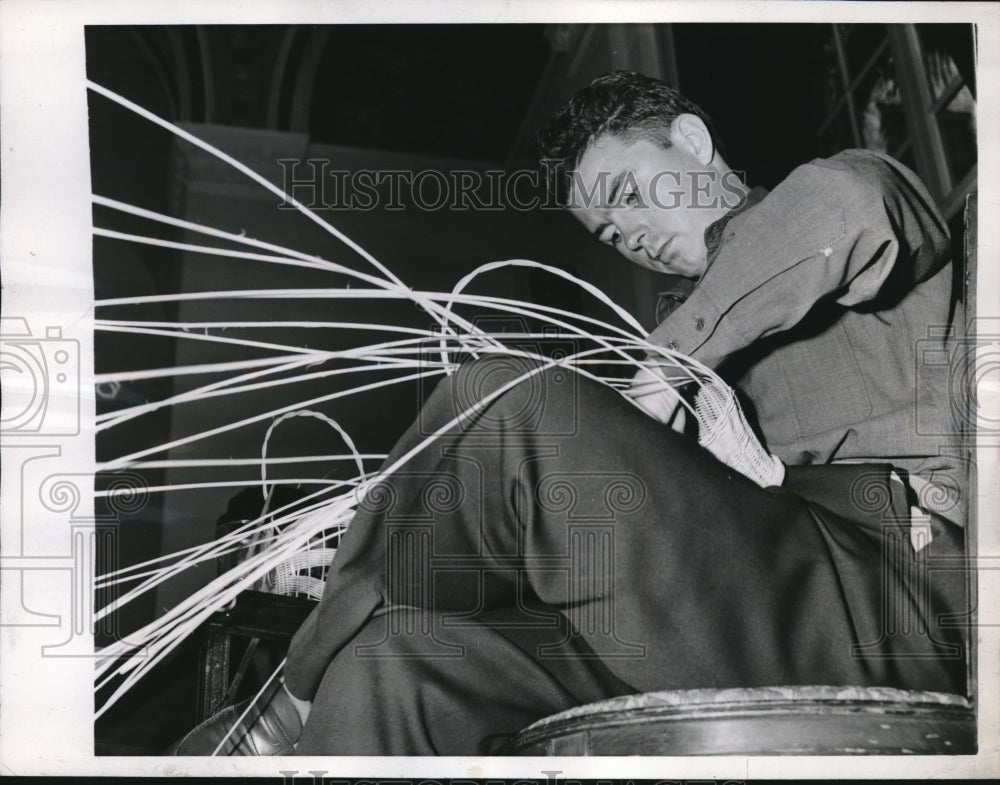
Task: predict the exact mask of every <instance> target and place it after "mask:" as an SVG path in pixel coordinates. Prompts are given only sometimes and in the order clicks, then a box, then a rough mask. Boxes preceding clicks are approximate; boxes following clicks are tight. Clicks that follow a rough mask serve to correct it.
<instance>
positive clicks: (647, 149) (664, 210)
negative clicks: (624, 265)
mask: <svg viewBox="0 0 1000 785" xmlns="http://www.w3.org/2000/svg"><path fill="white" fill-rule="evenodd" d="M674 125H675V126H676V125H677V122H676V121H675V123H674ZM672 137H676V139H674V144H673V145H672V146H671V147H669V148H664V147H663V146H661V145H658V144H656V143H654V142H651V141H648V140H646V139H636V140H633V141H629V140H626V139H622V138H621V137H618V136H615V135H611V134H605V135H603V136H601V137H599V138H597V139H595V140H594V141H593V142H592V143H591V144H590V146H589V147H588V148H587V149H586V151H585V152H584V154H583V156H582V157H581V159H580V163H579V167H578V169H577V172H576V173H575V179H574V181H573V185H572V188H571V193H570V204H569V209H570V212H571V213H572V214H573V215H574V216H575V217H576V218H577V220H579V221H580V222H581V223H582V224H583V225H584V227H585V228H586V229H587V231H589V232H590V233H591V234H592V235H593V236H594V237H595V238H596V239H597V240H598V241H600V242H602V243H606V244H608V245H611V246H613V247H614V248H616V249H617V250H618V251H619V252H620V253H621V254H622V255H623V256H624V257H625V258H626V259H628V260H629V261H631V262H634V263H636V264H639V265H641V266H643V267H646V268H648V269H650V270H655V271H656V272H660V273H672V274H674V275H682V276H685V277H687V278H699V277H700V276H701V275H702V273H704V272H705V269H706V267H707V266H708V250H707V249H706V247H705V229H706V228H708V226H709V225H710V224H711V223H713V222H714V221H715V220H717V219H718V218H720V217H721V216H722V215H723V214H725V213H726V212H727V211H728V210H729V209H731V208H732V207H734V206H735V203H734V202H735V201H736V197H738V194H736V197H734V196H733V195H732V194H731V195H730V196H729V199H728V200H727V199H725V198H722V197H721V196H720V193H721V186H723V185H724V183H721V182H720V180H722V179H724V178H723V174H724V173H723V172H722V171H719V167H718V160H719V159H717V157H716V158H715V159H714V160H713V155H712V151H711V150H708V151H707V152H706V151H705V148H704V147H703V146H702V147H698V144H697V142H695V143H691V141H690V138H689V137H690V135H688V136H685V135H683V134H681V133H672ZM692 145H693V146H692ZM706 159H707V160H706Z"/></svg>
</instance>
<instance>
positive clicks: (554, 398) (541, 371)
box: [448, 355, 584, 431]
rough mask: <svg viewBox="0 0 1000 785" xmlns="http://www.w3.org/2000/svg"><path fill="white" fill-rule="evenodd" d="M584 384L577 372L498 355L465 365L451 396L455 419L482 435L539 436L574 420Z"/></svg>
mask: <svg viewBox="0 0 1000 785" xmlns="http://www.w3.org/2000/svg"><path fill="white" fill-rule="evenodd" d="M581 381H584V380H582V378H581V377H580V376H579V375H578V374H577V373H576V372H575V371H573V370H572V369H570V368H567V367H564V366H561V365H556V364H550V363H549V362H545V361H541V360H537V359H534V358H530V357H519V356H515V355H492V356H486V357H483V358H480V359H477V360H473V361H470V362H467V363H464V364H463V365H462V366H460V368H459V369H458V371H457V372H456V373H455V374H454V376H452V378H451V379H450V380H449V383H448V385H449V386H448V390H449V393H450V398H451V402H452V408H453V416H456V417H459V418H460V419H461V420H462V421H464V422H472V421H475V422H476V424H477V427H478V428H480V429H483V428H485V429H487V430H497V429H502V430H505V431H510V430H511V429H515V430H527V431H531V430H537V429H538V428H540V427H542V424H543V423H544V422H547V421H551V420H552V419H553V418H560V419H566V417H567V415H571V414H572V407H573V402H574V401H575V400H576V391H577V390H578V387H579V385H580V383H581Z"/></svg>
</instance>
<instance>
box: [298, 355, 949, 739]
mask: <svg viewBox="0 0 1000 785" xmlns="http://www.w3.org/2000/svg"><path fill="white" fill-rule="evenodd" d="M528 367H529V366H526V365H525V364H524V363H519V362H517V361H514V360H511V359H509V358H504V359H495V360H486V361H477V362H474V363H470V364H468V365H466V366H463V368H462V369H461V370H460V372H459V373H457V374H456V375H454V376H453V377H450V378H449V379H448V380H446V381H444V382H442V383H441V384H440V385H439V386H438V388H437V389H436V390H435V392H434V393H433V395H432V396H431V397H430V399H429V400H428V402H427V404H426V405H425V407H424V408H423V410H422V412H421V415H420V418H419V419H418V421H417V423H415V424H414V425H413V427H411V429H410V430H409V431H408V432H407V433H406V434H405V435H404V437H403V438H402V439H401V440H400V442H399V443H398V444H397V446H396V447H395V449H394V450H393V453H392V454H391V455H390V457H389V458H388V460H387V463H386V466H392V465H393V464H394V463H395V462H396V461H397V459H398V458H399V457H400V456H404V455H407V454H408V453H409V452H410V451H411V450H412V449H413V448H414V447H415V446H416V445H418V444H419V443H420V442H421V441H422V440H423V438H424V437H425V436H426V435H428V434H431V433H434V432H435V431H437V430H438V429H440V428H442V427H443V426H444V425H446V424H447V423H449V421H451V420H452V419H453V418H454V417H455V416H456V415H457V414H458V413H459V412H461V411H462V410H463V409H464V408H466V407H467V406H469V405H471V404H472V403H473V402H475V401H477V400H479V399H480V398H481V397H482V396H483V395H485V394H487V393H488V392H490V391H491V390H496V389H499V388H500V386H501V385H502V384H503V383H505V382H507V381H509V380H511V379H513V378H514V377H515V376H517V375H519V374H521V373H524V372H525V371H526V370H527V368H528ZM889 470H890V467H888V466H881V465H866V466H852V467H806V468H800V469H795V470H793V471H790V472H789V476H788V480H787V481H786V484H785V486H784V487H782V488H770V489H762V488H759V487H758V486H756V485H755V484H753V483H752V482H750V481H749V480H747V479H745V478H744V477H742V476H740V475H738V474H736V473H734V472H733V471H731V470H730V469H729V468H728V467H726V466H725V465H723V464H722V463H720V462H719V461H717V460H716V459H715V458H714V457H713V456H712V455H710V454H709V453H708V452H706V451H705V450H703V449H702V448H701V447H699V445H698V444H697V443H696V442H695V441H693V440H691V439H690V438H687V437H684V436H681V435H678V434H676V433H674V432H673V431H671V430H669V429H667V428H665V427H662V426H660V425H659V424H657V423H656V422H654V421H653V420H651V419H650V418H649V417H647V416H646V415H644V414H643V413H641V412H640V411H638V410H637V409H635V408H634V407H632V406H631V405H630V404H628V403H627V402H626V401H624V400H623V399H622V398H621V397H620V396H619V395H618V393H616V392H615V391H613V390H610V389H608V388H606V387H603V386H601V385H598V384H595V383H592V382H589V381H587V380H586V379H584V378H582V377H580V376H578V375H576V374H573V373H571V372H566V371H562V370H559V369H549V370H546V371H544V372H542V373H539V374H536V375H534V376H532V377H531V378H529V379H527V380H525V381H524V382H522V383H520V384H518V385H517V386H515V387H513V388H512V389H510V390H509V391H507V392H505V393H503V394H502V395H500V396H499V397H497V398H496V399H495V400H493V401H491V402H490V403H489V404H488V405H486V406H484V407H480V408H479V409H478V410H477V411H476V412H475V413H473V414H472V415H470V416H467V417H463V418H462V419H461V421H460V422H459V423H457V424H456V425H455V426H453V427H451V428H449V429H447V432H446V433H445V434H444V435H443V436H441V437H439V438H437V439H435V440H434V441H433V443H432V444H430V446H428V447H426V448H425V449H423V450H421V451H420V452H418V453H416V454H415V455H414V456H412V457H411V458H410V459H409V460H408V461H407V462H406V463H405V465H403V466H402V468H400V469H399V470H398V471H396V472H395V473H393V474H392V476H390V477H389V478H388V479H387V480H385V481H384V482H383V483H381V484H380V485H378V486H375V487H374V488H372V489H371V491H370V492H369V493H368V494H367V497H366V498H365V500H364V502H363V503H362V504H361V505H360V507H359V510H358V513H357V515H356V517H355V519H354V521H353V522H352V524H351V527H350V529H349V530H348V532H347V534H346V535H345V537H344V540H343V542H342V543H341V546H340V549H339V551H338V553H337V556H336V558H335V559H334V562H333V565H332V567H331V569H330V574H329V578H328V581H327V587H326V592H325V595H324V597H323V600H322V601H321V603H320V604H319V606H318V607H317V609H316V610H315V612H314V613H313V614H312V615H311V616H310V617H309V619H308V620H307V621H306V623H305V624H304V625H303V627H302V628H301V629H300V630H299V632H298V633H297V635H296V637H295V639H294V641H293V644H292V648H291V651H290V653H289V659H288V663H287V666H286V670H285V679H286V684H287V685H288V687H289V689H290V690H291V691H292V693H293V694H295V695H297V696H299V697H302V698H305V699H311V700H313V709H312V713H311V715H310V717H309V719H308V721H307V723H306V726H305V728H304V730H303V735H302V737H301V739H300V742H299V746H298V752H299V753H300V754H326V755H386V754H413V755H419V754H442V755H463V754H488V753H490V752H495V751H497V750H498V749H499V748H500V747H501V746H502V744H503V743H504V742H505V741H506V740H507V739H509V737H510V736H511V735H512V734H514V733H516V732H517V731H518V730H520V729H521V728H523V727H525V726H527V725H528V724H530V723H531V722H533V721H534V720H536V719H539V718H541V717H543V716H546V715H549V714H552V713H555V712H557V711H561V710H563V709H566V708H569V707H572V706H575V705H579V704H581V703H585V702H589V701H593V700H599V699H602V698H607V697H613V696H616V695H622V694H628V693H634V692H647V691H654V690H664V689H680V688H696V687H702V688H711V687H718V688H725V687H752V686H767V685H794V684H831V685H859V686H892V687H901V688H908V689H922V690H938V691H947V692H961V691H962V690H963V689H964V679H965V650H964V649H963V648H962V637H963V636H962V635H961V629H960V627H958V626H956V625H954V624H951V625H949V624H947V623H939V622H940V621H941V619H940V615H941V614H942V613H946V612H947V613H953V614H954V613H961V611H962V610H963V609H964V607H965V606H964V593H963V587H964V578H963V576H962V575H961V573H960V572H956V571H954V570H952V571H941V570H933V569H929V566H928V565H933V564H934V563H935V559H937V558H939V557H942V556H954V555H956V554H960V553H961V536H960V534H961V532H959V531H953V530H952V529H953V528H954V527H951V528H949V527H948V525H946V524H944V523H943V522H941V521H937V522H936V532H935V540H934V542H933V543H932V544H931V545H930V546H929V547H928V548H925V549H924V550H923V551H921V552H920V553H919V554H914V552H913V550H912V548H911V547H910V544H909V531H908V517H907V511H908V505H907V504H906V500H905V498H900V497H901V496H902V495H901V494H898V495H897V494H896V492H895V489H894V486H895V485H896V484H895V483H893V484H890V483H889V481H888V473H889ZM797 489H798V490H797ZM945 621H947V620H945Z"/></svg>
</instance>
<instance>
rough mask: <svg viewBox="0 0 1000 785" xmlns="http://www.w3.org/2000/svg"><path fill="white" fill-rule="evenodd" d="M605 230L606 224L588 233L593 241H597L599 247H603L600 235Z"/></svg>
mask: <svg viewBox="0 0 1000 785" xmlns="http://www.w3.org/2000/svg"><path fill="white" fill-rule="evenodd" d="M607 228H608V224H606V223H603V224H600V225H599V226H598V227H597V228H596V229H594V231H592V232H591V233H590V236H591V237H593V238H594V239H595V240H597V242H599V243H601V245H603V244H604V241H603V240H602V239H601V235H602V234H604V230H605V229H607Z"/></svg>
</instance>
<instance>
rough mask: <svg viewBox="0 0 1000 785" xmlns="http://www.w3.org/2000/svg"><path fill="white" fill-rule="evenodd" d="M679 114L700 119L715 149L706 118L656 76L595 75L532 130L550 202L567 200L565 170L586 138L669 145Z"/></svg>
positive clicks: (587, 141)
mask: <svg viewBox="0 0 1000 785" xmlns="http://www.w3.org/2000/svg"><path fill="white" fill-rule="evenodd" d="M681 114H693V115H696V116H697V117H700V118H701V120H702V122H704V123H705V125H706V127H707V128H708V131H709V133H710V134H711V135H712V142H713V143H714V144H715V146H716V148H717V149H718V148H719V144H718V139H717V137H716V134H715V129H714V128H713V127H712V120H711V118H709V116H708V115H707V114H705V112H704V111H703V110H702V109H701V107H699V106H698V105H697V104H694V103H692V102H691V101H689V100H688V99H687V98H685V97H684V96H683V95H681V94H680V93H679V92H677V91H676V90H674V88H672V87H670V86H669V85H667V84H665V83H663V82H661V81H660V80H659V79H652V78H650V77H648V76H643V75H642V74H637V73H634V72H633V71H615V72H614V73H611V74H607V75H605V76H599V77H597V79H595V80H594V81H593V82H591V83H590V85H589V86H587V87H584V88H583V89H582V90H579V91H577V92H576V93H575V94H574V95H573V97H572V98H570V99H569V101H568V102H567V103H566V104H565V105H564V106H563V107H562V108H561V109H560V110H559V111H558V112H556V113H555V115H553V117H552V119H551V120H549V122H548V124H547V125H546V126H545V127H544V128H543V129H542V130H541V131H540V132H539V134H538V139H537V142H538V148H539V154H540V155H539V157H540V159H541V163H542V167H543V169H544V171H545V173H546V176H547V178H548V182H549V187H550V188H554V189H555V190H554V193H555V197H556V200H557V201H558V202H559V203H560V204H563V205H564V204H566V203H567V202H568V200H569V185H570V180H571V173H572V172H573V171H574V170H575V169H576V168H577V166H578V165H579V163H580V158H581V156H583V153H584V151H585V150H586V149H587V146H588V145H589V144H590V143H591V142H592V141H594V140H595V139H597V138H598V137H600V136H602V135H603V134H615V135H616V136H619V137H621V138H623V139H626V140H629V141H633V140H636V139H646V140H648V141H650V142H653V143H654V144H659V145H661V146H662V147H670V126H671V125H672V124H673V122H674V120H675V119H676V118H677V116H678V115H681Z"/></svg>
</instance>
